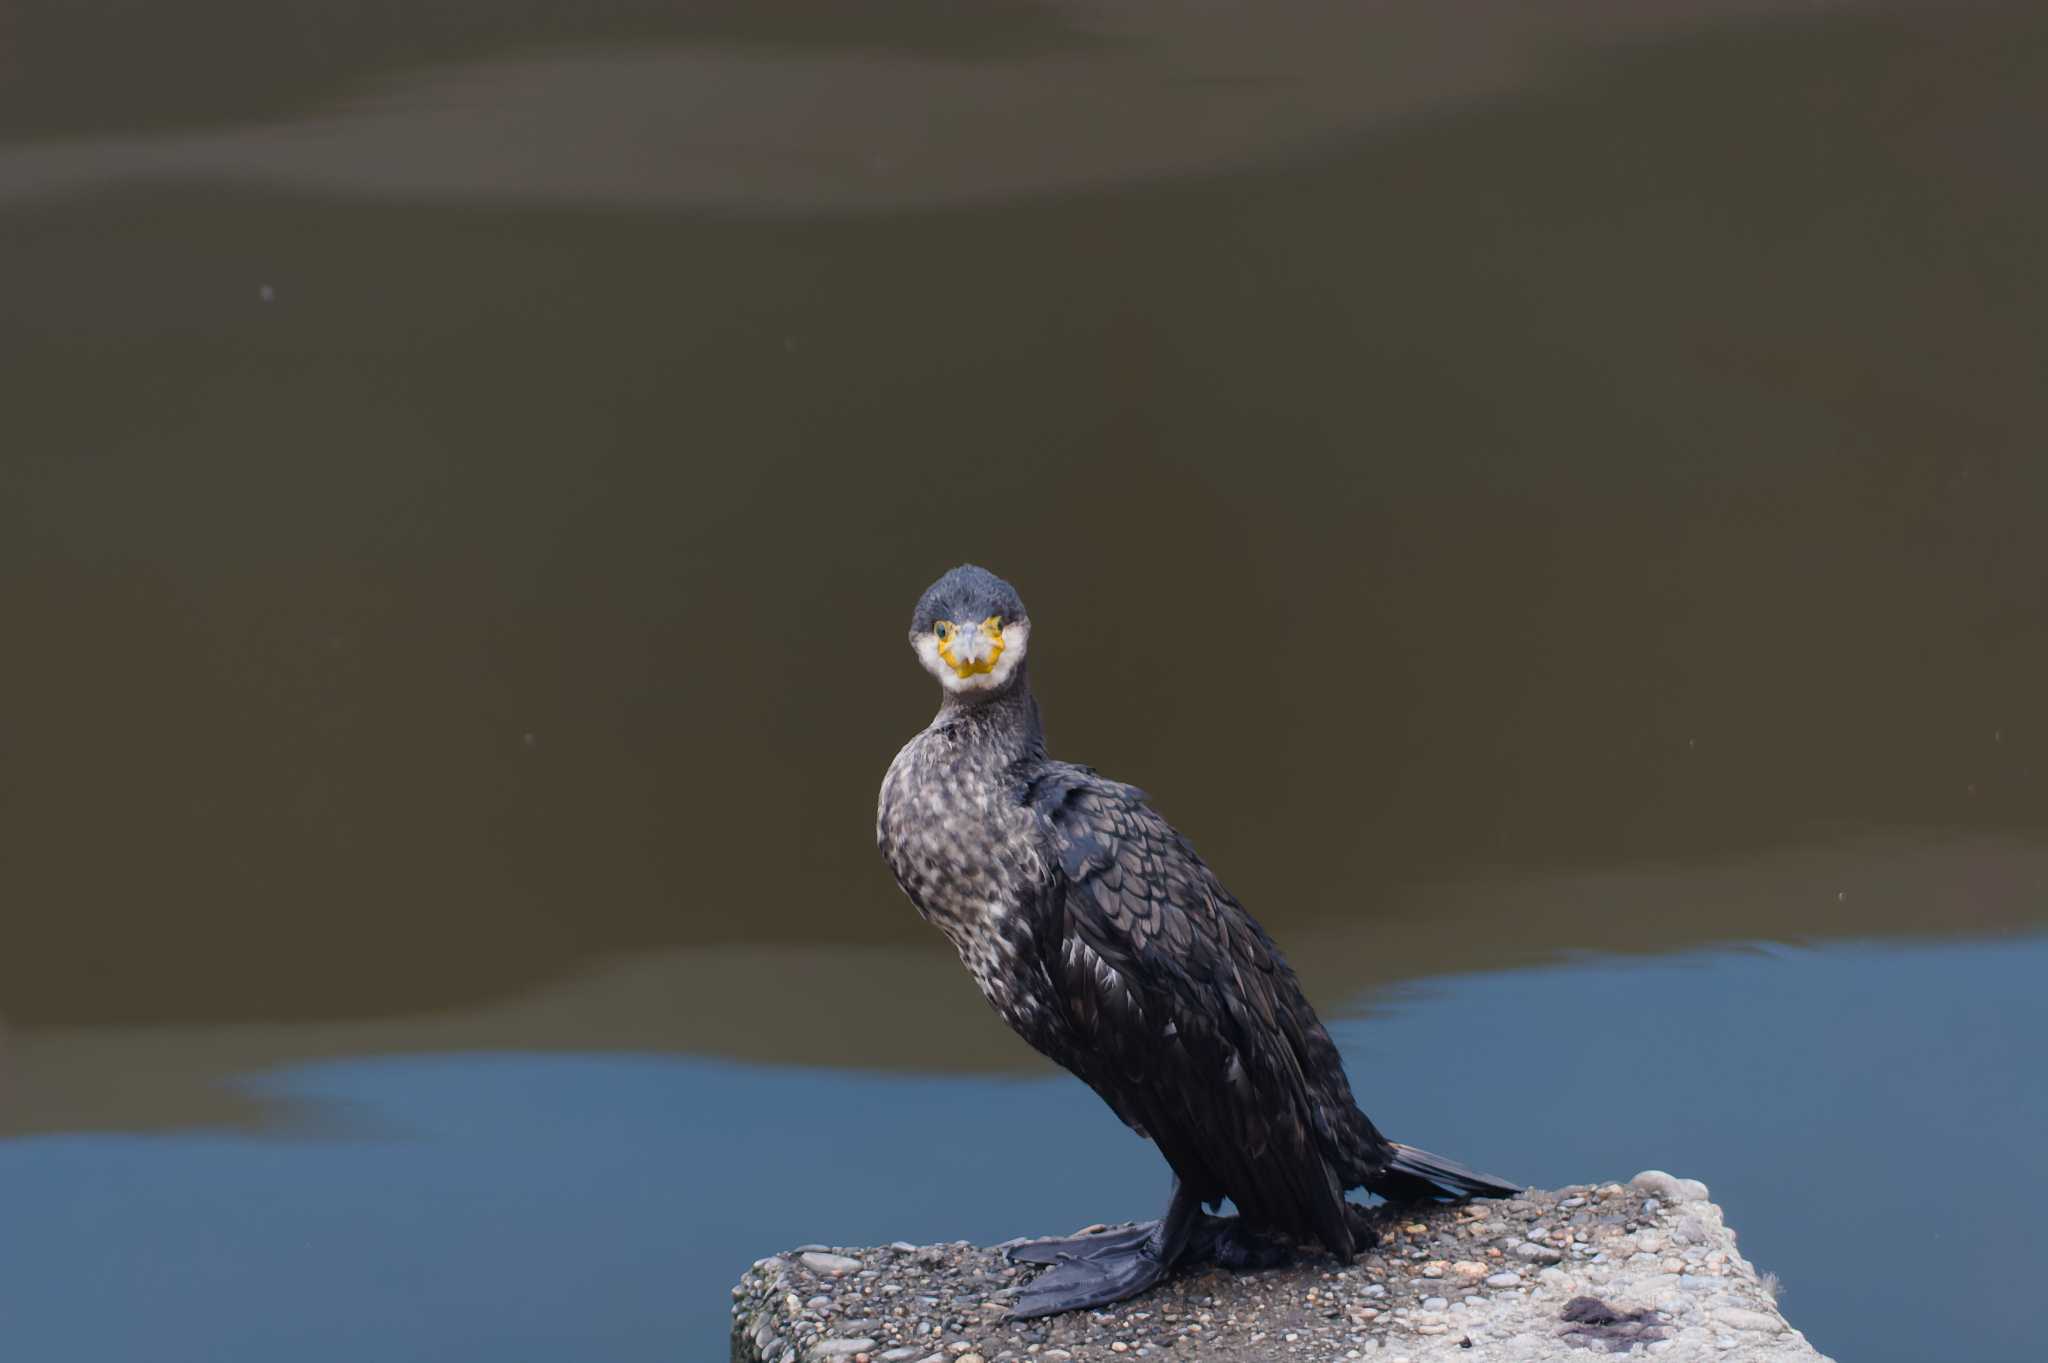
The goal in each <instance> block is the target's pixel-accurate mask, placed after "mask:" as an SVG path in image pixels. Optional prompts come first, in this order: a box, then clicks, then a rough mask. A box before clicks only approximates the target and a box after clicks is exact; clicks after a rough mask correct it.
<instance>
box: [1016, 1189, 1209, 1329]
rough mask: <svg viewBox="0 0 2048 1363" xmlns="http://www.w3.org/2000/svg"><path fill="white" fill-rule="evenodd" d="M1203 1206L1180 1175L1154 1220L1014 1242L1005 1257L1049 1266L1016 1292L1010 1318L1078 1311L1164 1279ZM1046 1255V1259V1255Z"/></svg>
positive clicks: (1123, 1295) (1180, 1251) (1185, 1247)
mask: <svg viewBox="0 0 2048 1363" xmlns="http://www.w3.org/2000/svg"><path fill="white" fill-rule="evenodd" d="M1201 1215H1202V1206H1201V1203H1200V1201H1199V1200H1197V1199H1196V1197H1195V1196H1194V1194H1193V1193H1190V1192H1189V1191H1188V1190H1187V1188H1186V1187H1185V1186H1183V1185H1182V1183H1181V1181H1180V1180H1179V1179H1175V1180H1174V1181H1173V1200H1172V1201H1171V1202H1170V1203H1168V1204H1167V1208H1166V1215H1165V1216H1163V1217H1161V1218H1160V1219H1159V1220H1157V1221H1147V1222H1144V1223H1143V1224H1141V1225H1136V1226H1131V1227H1128V1228H1126V1229H1123V1230H1117V1231H1107V1232H1103V1233H1100V1234H1096V1235H1083V1236H1075V1237H1074V1238H1073V1239H1070V1240H1063V1241H1061V1240H1040V1241H1033V1242H1031V1243H1029V1244H1024V1245H1018V1246H1015V1247H1014V1248H1012V1249H1011V1250H1010V1251H1009V1254H1010V1258H1011V1259H1013V1260H1016V1261H1018V1262H1021V1263H1037V1264H1050V1265H1051V1267H1049V1268H1047V1269H1046V1270H1045V1272H1043V1273H1041V1274H1039V1275H1038V1276H1037V1277H1036V1278H1033V1279H1032V1280H1031V1282H1030V1283H1029V1284H1027V1285H1026V1286H1025V1288H1024V1290H1023V1291H1022V1292H1020V1293H1018V1295H1017V1304H1016V1306H1015V1308H1014V1309H1013V1310H1012V1311H1011V1312H1010V1317H1011V1319H1013V1320H1024V1319H1028V1318H1029V1317H1032V1316H1050V1315H1055V1314H1057V1313H1059V1312H1061V1311H1079V1310H1083V1309H1085V1308H1087V1307H1091V1306H1106V1305H1108V1304H1109V1303H1110V1302H1116V1301H1122V1300H1124V1299H1125V1298H1126V1297H1135V1296H1137V1295H1138V1293H1140V1292H1143V1291H1144V1290H1145V1289H1146V1288H1148V1287H1150V1286H1152V1285H1153V1284H1154V1283H1156V1282H1158V1281H1159V1280H1160V1279H1162V1278H1164V1277H1165V1276H1166V1275H1167V1274H1168V1273H1169V1272H1170V1271H1172V1269H1173V1266H1174V1265H1175V1264H1176V1263H1178V1262H1179V1261H1180V1259H1181V1256H1182V1254H1183V1253H1184V1252H1185V1251H1186V1249H1187V1247H1188V1237H1189V1234H1190V1233H1191V1232H1192V1231H1193V1229H1194V1227H1195V1223H1196V1221H1197V1219H1198V1218H1199V1217H1201ZM1048 1255H1049V1256H1050V1257H1046V1256H1048Z"/></svg>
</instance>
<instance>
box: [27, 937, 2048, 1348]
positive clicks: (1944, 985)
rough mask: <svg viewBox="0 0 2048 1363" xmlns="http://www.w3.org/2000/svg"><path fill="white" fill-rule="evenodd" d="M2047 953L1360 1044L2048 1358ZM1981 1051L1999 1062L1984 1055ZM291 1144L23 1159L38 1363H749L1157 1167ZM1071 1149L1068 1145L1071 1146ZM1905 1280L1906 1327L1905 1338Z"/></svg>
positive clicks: (742, 1123) (592, 1102) (698, 1107)
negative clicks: (2035, 1342) (947, 1258)
mask: <svg viewBox="0 0 2048 1363" xmlns="http://www.w3.org/2000/svg"><path fill="white" fill-rule="evenodd" d="M2044 968H2048V937H2039V936H2037V937H2032V938H2026V939H2016V940H2011V941H2003V942H1997V943H1977V944H1971V945H1966V946H1948V947H1940V948H1933V949H1927V950H1919V951H1901V950H1898V949H1896V948H1890V947H1879V946H1872V945H1866V944H1850V945H1844V946H1841V947H1838V948H1836V949H1833V950H1830V951H1827V952H1824V953H1810V952H1805V951H1790V950H1783V949H1777V950H1755V951H1746V952H1725V951H1723V952H1699V953H1692V954H1688V955H1684V956H1680V957H1676V958H1671V959H1667V960H1664V961H1661V962H1658V963H1655V964H1650V965H1640V964H1630V963H1623V962H1617V961H1614V960H1611V959H1600V960H1594V961H1587V962H1582V963H1579V964H1576V965H1571V966H1564V967H1558V968H1553V969H1545V970H1527V971H1511V972H1505V973H1499V974H1491V975H1470V976H1453V977H1447V978H1444V979H1440V980H1433V981H1430V982H1428V983H1427V984H1423V985H1417V986H1412V987H1410V988H1407V989H1404V990H1401V991H1397V993H1396V994H1395V995H1394V996H1393V997H1391V998H1385V999H1382V1000H1379V1006H1378V1007H1377V1008H1376V1009H1375V1015H1374V1016H1373V1017H1372V1018H1371V1019H1370V1020H1365V1019H1353V1020H1351V1021H1348V1022H1346V1023H1344V1024H1341V1025H1340V1026H1339V1027H1338V1029H1337V1035H1338V1039H1339V1042H1340V1044H1341V1045H1342V1046H1343V1048H1344V1051H1345V1055H1346V1059H1347V1061H1348V1062H1349V1065H1350V1068H1351V1071H1352V1074H1353V1076H1354V1078H1355V1079H1356V1080H1357V1081H1358V1083H1359V1086H1360V1089H1361V1092H1362V1093H1363V1094H1365V1095H1367V1097H1366V1101H1367V1102H1368V1103H1369V1104H1370V1106H1371V1108H1372V1110H1373V1111H1374V1112H1375V1113H1376V1114H1378V1115H1379V1116H1380V1118H1381V1119H1382V1120H1383V1121H1385V1122H1386V1123H1387V1124H1388V1125H1389V1126H1390V1127H1391V1128H1392V1129H1394V1130H1395V1131H1396V1132H1398V1133H1399V1134H1400V1135H1401V1136H1403V1137H1406V1138H1408V1139H1411V1140H1414V1141H1417V1142H1420V1143H1423V1144H1427V1145H1429V1146H1431V1147H1434V1148H1438V1149H1450V1150H1456V1151H1457V1152H1458V1153H1459V1154H1461V1155H1464V1156H1467V1157H1469V1158H1470V1159H1472V1160H1474V1161H1475V1162H1477V1163H1479V1164H1481V1165H1483V1166H1484V1167H1487V1168H1497V1169H1501V1170H1505V1171H1511V1172H1512V1173H1513V1174H1515V1175H1516V1176H1518V1177H1522V1178H1528V1179H1533V1180H1536V1181H1538V1182H1542V1183H1545V1184H1548V1185H1551V1186H1555V1185H1557V1184H1561V1183H1567V1182H1572V1181H1575V1180H1584V1179H1588V1178H1598V1177H1602V1176H1604V1175H1606V1174H1609V1173H1613V1172H1616V1171H1624V1172H1626V1171H1633V1170H1635V1169H1637V1168H1640V1167H1647V1166H1651V1165H1668V1166H1670V1167H1672V1168H1674V1169H1685V1170H1693V1171H1698V1172H1702V1173H1708V1174H1711V1175H1712V1176H1713V1177H1714V1179H1715V1182H1714V1193H1715V1195H1716V1197H1717V1198H1718V1199H1719V1200H1720V1201H1721V1202H1722V1203H1723V1205H1724V1206H1725V1207H1727V1209H1728V1211H1729V1214H1730V1217H1731V1219H1732V1221H1733V1223H1734V1224H1735V1225H1736V1226H1737V1228H1738V1230H1739V1231H1740V1232H1741V1235H1742V1245H1743V1249H1744V1251H1745V1252H1746V1253H1747V1254H1748V1255H1749V1256H1750V1257H1752V1258H1753V1259H1754V1260H1755V1261H1757V1262H1758V1263H1760V1264H1762V1265H1765V1266H1768V1267H1773V1268H1775V1269H1777V1270H1778V1271H1780V1272H1782V1273H1783V1274H1784V1276H1785V1279H1786V1283H1787V1289H1786V1291H1787V1295H1786V1297H1785V1305H1786V1308H1787V1310H1788V1311H1790V1312H1791V1314H1792V1316H1793V1318H1794V1319H1795V1320H1796V1321H1799V1322H1802V1323H1803V1325H1804V1327H1805V1328H1806V1329H1807V1331H1808V1333H1809V1335H1810V1336H1811V1337H1812V1338H1813V1339H1814V1340H1815V1342H1816V1343H1817V1344H1818V1345H1819V1346H1820V1347H1822V1348H1824V1349H1826V1350H1828V1351H1829V1352H1831V1353H1833V1354H1835V1355H1836V1356H1838V1357H1842V1358H1885V1357H1893V1358H1935V1357H1942V1356H1943V1355H1944V1352H1945V1351H1946V1350H1948V1349H1950V1348H1952V1347H1953V1344H1952V1341H1954V1340H1956V1339H1969V1340H1971V1341H1972V1342H1973V1343H1972V1348H1973V1354H1974V1356H1978V1357H1985V1358H2009V1359H2020V1358H2025V1357H2028V1356H2030V1351H2031V1347H2032V1346H2031V1335H2032V1327H2031V1312H2030V1309H2029V1307H2028V1303H2029V1302H2030V1301H2031V1300H2032V1296H2031V1293H2030V1291H2029V1288H2030V1286H2031V1285H2032V1283H2033V1282H2034V1281H2035V1280H2036V1279H2037V1278H2038V1275H2039V1271H2040V1267H2041V1263H2040V1259H2039V1255H2038V1251H2037V1247H2036V1246H2035V1244H2034V1241H2033V1232H2032V1225H2031V1222H2030V1221H2029V1220H2028V1219H2027V1218H2026V1216H2025V1213H2024V1209H2025V1208H2026V1207H2028V1206H2030V1205H2032V1204H2033V1202H2034V1201H2035V1200H2036V1199H2038V1198H2039V1197H2040V1196H2041V1195H2043V1194H2044V1193H2048V1146H2044V1145H2043V1144H2042V1142H2041V1141H2040V1139H2039V1136H2040V1132H2041V1131H2042V1129H2043V1126H2044V1123H2048V1094H2044V1092H2043V1091H2042V1089H2041V1086H2040V1085H2038V1084H2014V1083H2011V1082H2010V1080H2011V1079H2012V1078H2013V1077H2014V1076H2017V1075H2020V1074H2023V1073H2028V1072H2030V1071H2031V1069H2032V1068H2033V1067H2034V1065H2035V1059H2036V1057H2037V1056H2038V1049H2037V1046H2038V1041H2039V1038H2040V1036H2041V1035H2042V1033H2043V1029H2044V1028H2048V997H2044V995H2043V993H2042V991H2041V989H2040V987H2039V982H2040V979H2041V972H2042V971H2043V969H2044ZM1959 1055H1968V1056H1971V1057H1974V1059H1975V1063H1972V1064H1968V1065H1963V1064H1958V1063H1957V1057H1958V1056H1959ZM234 1087H235V1088H236V1090H238V1091H239V1092H241V1093H242V1094H244V1095H245V1096H247V1097H248V1098H250V1099H251V1100H253V1101H257V1102H260V1103H263V1104H265V1105H266V1106H267V1107H269V1109H270V1110H271V1113H272V1122H271V1125H270V1126H269V1127H268V1128H267V1129H265V1130H261V1131H255V1132H241V1133H229V1132H222V1131H187V1132H182V1133H179V1134H174V1135H162V1134H156V1135H95V1136H79V1135H52V1136H40V1137H32V1138H27V1139H21V1140H16V1141H13V1142H10V1143H8V1144H6V1145H4V1146H0V1178H4V1179H5V1180H6V1181H7V1184H8V1186H9V1188H10V1189H11V1190H12V1191H11V1195H10V1202H9V1225H10V1236H9V1238H8V1240H7V1241H6V1242H5V1243H4V1245H0V1280H4V1281H6V1282H7V1283H9V1284H10V1291H11V1292H13V1293H15V1294H17V1295H15V1297H14V1300H13V1303H12V1305H11V1307H10V1308H9V1310H8V1312H7V1316H6V1320H5V1324H6V1328H7V1330H8V1333H9V1336H10V1338H11V1339H13V1340H15V1341H16V1342H17V1343H18V1344H23V1343H25V1344H26V1346H27V1348H26V1351H25V1352H24V1353H23V1354H22V1356H23V1357H35V1358H95V1359H97V1358H107V1359H116V1358H133V1357H141V1356H143V1355H145V1354H147V1355H149V1356H152V1357H159V1358H163V1359H166V1360H181V1359H188V1358H189V1359H195V1360H196V1359H218V1358H238V1359H239V1358H250V1359H257V1358H266V1357H279V1356H287V1357H291V1358H295V1359H302V1360H306V1363H320V1360H326V1359H333V1360H336V1361H337V1363H340V1361H341V1360H348V1359H354V1358H361V1357H364V1356H375V1357H379V1358H389V1359H394V1360H398V1359H414V1358H417V1359H446V1358H476V1359H484V1358H491V1357H500V1358H504V1357H511V1358H610V1359H619V1360H625V1361H630V1360H648V1363H653V1361H654V1360H659V1359H669V1358H677V1357H702V1358H713V1357H717V1356H718V1355H719V1353H720V1351H721V1350H722V1349H723V1347H724V1334H725V1330H726V1327H727V1316H726V1312H725V1307H726V1304H727V1303H726V1302H725V1300H723V1293H722V1292H720V1291H719V1290H717V1289H718V1288H719V1287H720V1286H721V1285H722V1284H723V1283H725V1282H726V1281H728V1280H730V1279H732V1278H734V1277H736V1276H737V1275H738V1273H739V1271H740V1270H741V1269H742V1268H744V1267H745V1265H746V1264H747V1262H748V1261H750V1260H751V1259H752V1258H753V1257H755V1256H757V1255H760V1254H765V1253H769V1252H772V1251H774V1250H777V1249H782V1248H787V1247H788V1246H790V1245H792V1244H799V1243H807V1242H809V1241H811V1240H813V1239H821V1240H824V1241H826V1242H829V1243H867V1242H870V1241H878V1240H885V1239H892V1238H898V1237H907V1238H910V1239H913V1240H919V1241H923V1240H932V1239H950V1238H956V1237H972V1238H976V1239H979V1240H982V1241H984V1242H993V1241H995V1240H1000V1239H1005V1238H1008V1237H1009V1236H1011V1235H1016V1234H1024V1233H1034V1232H1043V1231H1048V1230H1051V1231H1063V1230H1069V1229H1072V1228H1073V1227H1074V1226H1078V1225H1082V1224H1085V1223H1087V1222H1088V1221H1090V1220H1092V1219H1095V1218H1098V1217H1111V1218H1120V1217H1126V1216H1128V1217H1139V1216H1144V1215H1147V1214H1149V1213H1152V1212H1155V1211H1156V1210H1157V1208H1156V1207H1155V1206H1154V1205H1153V1204H1154V1203H1155V1202H1158V1201H1162V1200H1163V1187H1164V1185H1163V1180H1162V1166H1160V1165H1159V1164H1158V1162H1157V1159H1156V1157H1155V1156H1154V1155H1153V1154H1152V1153H1151V1151H1150V1148H1149V1147H1148V1146H1146V1145H1144V1144H1142V1143H1141V1142H1139V1141H1138V1140H1136V1139H1135V1138H1133V1137H1132V1136H1131V1135H1130V1134H1129V1133H1128V1132H1125V1131H1124V1130H1123V1128H1122V1127H1120V1126H1119V1125H1118V1124H1117V1123H1116V1121H1115V1120H1114V1119H1113V1118H1112V1117H1110V1116H1109V1115H1108V1113H1107V1112H1106V1110H1104V1109H1102V1107H1101V1105H1100V1104H1099V1103H1097V1102H1096V1100H1095V1099H1094V1098H1093V1096H1092V1095H1090V1094H1088V1093H1087V1092H1086V1090H1084V1089H1082V1088H1081V1086H1080V1085H1078V1084H1075V1083H1073V1082H1071V1081H1068V1080H1065V1079H1061V1078H1029V1079H992V1078H969V1077H950V1078H933V1077H912V1076H903V1075H883V1074H877V1073H874V1072H871V1071H857V1070H856V1071H847V1070H837V1069H819V1068H797V1069H790V1068H779V1067H759V1066H744V1065H734V1064H729V1063H721V1062H714V1061H705V1060H697V1059H689V1058H684V1057H680V1056H674V1055H653V1054H647V1055H628V1054H621V1053H618V1052H564V1053H559V1054H553V1055H547V1054H540V1053H535V1052H527V1051H502V1052H474V1051H447V1052H436V1053H433V1054H428V1055H419V1056H411V1057H404V1058H357V1059H349V1060H338V1061H322V1062H313V1063H308V1064H303V1065H297V1066H291V1067H288V1068H284V1069H280V1070H273V1071H267V1072H261V1073H257V1074H253V1075H250V1076H248V1077H246V1078H243V1079H241V1080H238V1081H237V1082H236V1083H235V1085H234ZM1054 1152H1056V1153H1054ZM1900 1278H1903V1279H1904V1280H1906V1281H1908V1282H1910V1284H1911V1286H1910V1288H1909V1289H1907V1291H1906V1295H1907V1296H1909V1297H1910V1298H1911V1299H1912V1301H1913V1303H1914V1306H1913V1309H1912V1310H1911V1311H1908V1312H1892V1311H1886V1310H1873V1309H1872V1302H1873V1299H1874V1298H1875V1297H1877V1296H1879V1295H1889V1294H1891V1293H1893V1292H1894V1291H1895V1289H1894V1288H1889V1287H1885V1286H1883V1284H1884V1283H1886V1282H1895V1281H1897V1280H1899V1279H1900Z"/></svg>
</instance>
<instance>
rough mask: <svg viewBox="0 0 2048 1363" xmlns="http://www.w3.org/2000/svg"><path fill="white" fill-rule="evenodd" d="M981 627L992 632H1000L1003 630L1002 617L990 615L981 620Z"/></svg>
mask: <svg viewBox="0 0 2048 1363" xmlns="http://www.w3.org/2000/svg"><path fill="white" fill-rule="evenodd" d="M981 627H982V628H983V629H985V630H989V631H991V632H993V633H996V634H1001V633H1002V632H1003V617H1002V616H1000V615H991V616H990V617H989V618H988V619H986V620H984V621H982V622H981Z"/></svg>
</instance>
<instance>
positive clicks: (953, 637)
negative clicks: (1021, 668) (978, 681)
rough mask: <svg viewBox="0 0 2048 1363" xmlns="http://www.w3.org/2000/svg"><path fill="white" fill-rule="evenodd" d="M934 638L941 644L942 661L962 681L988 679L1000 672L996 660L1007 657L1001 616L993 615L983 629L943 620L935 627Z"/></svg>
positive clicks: (984, 622) (983, 624)
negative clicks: (1004, 650) (972, 678)
mask: <svg viewBox="0 0 2048 1363" xmlns="http://www.w3.org/2000/svg"><path fill="white" fill-rule="evenodd" d="M932 637H933V638H935V639H937V640H938V641H939V659H940V661H942V662H944V663H945V664H946V666H948V667H950V668H952V669H953V675H954V676H956V677H958V678H960V679H961V680H962V681H965V680H967V678H969V677H976V676H987V675H988V674H989V673H991V672H993V671H995V670H996V660H997V659H999V658H1001V657H1002V656H1003V620H1002V617H1001V616H999V615H991V616H990V617H989V618H988V619H986V620H984V621H982V622H981V624H980V625H979V626H974V625H967V624H955V623H953V622H952V621H950V620H941V621H939V623H937V624H936V625H933V626H932Z"/></svg>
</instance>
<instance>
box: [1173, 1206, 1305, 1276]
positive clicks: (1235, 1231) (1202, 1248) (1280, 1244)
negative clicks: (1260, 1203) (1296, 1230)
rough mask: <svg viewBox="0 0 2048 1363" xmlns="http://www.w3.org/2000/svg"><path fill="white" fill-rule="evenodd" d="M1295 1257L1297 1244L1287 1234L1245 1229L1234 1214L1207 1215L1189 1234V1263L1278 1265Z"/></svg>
mask: <svg viewBox="0 0 2048 1363" xmlns="http://www.w3.org/2000/svg"><path fill="white" fill-rule="evenodd" d="M1293 1259H1294V1246H1293V1245H1292V1244H1291V1243H1289V1242H1288V1241H1287V1240H1285V1239H1284V1238H1281V1237H1279V1236H1273V1235H1261V1234H1259V1233H1258V1232H1257V1231H1251V1230H1247V1229H1245V1227H1244V1225H1243V1224H1242V1223H1241V1222H1240V1221H1239V1220H1238V1219H1237V1218H1236V1217H1234V1216H1204V1217H1203V1218H1202V1219H1201V1221H1200V1222H1198V1223H1197V1224H1196V1225H1195V1228H1194V1230H1193V1232H1192V1233H1190V1235H1189V1236H1188V1247H1187V1252H1186V1253H1184V1254H1183V1255H1182V1256H1181V1262H1182V1263H1183V1264H1187V1265H1190V1266H1192V1265H1195V1264H1203V1263H1210V1264H1215V1265H1216V1266H1217V1267H1218V1268H1229V1269H1245V1268H1278V1267H1279V1266H1280V1265H1281V1264H1285V1263H1290V1262H1292V1261H1293Z"/></svg>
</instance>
